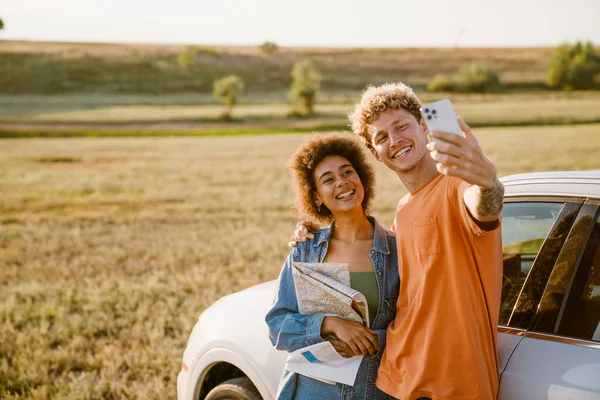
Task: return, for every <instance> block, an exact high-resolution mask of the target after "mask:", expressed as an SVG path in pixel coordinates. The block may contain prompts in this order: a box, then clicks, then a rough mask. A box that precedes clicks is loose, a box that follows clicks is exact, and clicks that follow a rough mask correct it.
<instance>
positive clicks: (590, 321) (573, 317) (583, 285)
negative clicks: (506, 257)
mask: <svg viewBox="0 0 600 400" xmlns="http://www.w3.org/2000/svg"><path fill="white" fill-rule="evenodd" d="M599 205H600V202H598V201H595V200H591V201H590V200H588V201H586V203H585V204H583V206H581V208H580V209H579V210H578V212H577V216H576V217H575V218H574V221H572V222H569V221H568V220H569V219H572V213H569V214H568V215H569V216H571V217H568V218H567V220H566V221H564V226H568V227H569V228H568V235H566V238H565V239H561V240H557V241H556V243H551V242H549V240H553V238H552V237H548V238H547V239H546V241H545V243H544V247H545V246H546V243H548V245H550V246H551V247H556V248H558V252H557V256H556V257H554V259H553V260H552V259H549V260H548V261H549V262H548V263H547V264H548V265H547V266H546V268H549V270H550V273H549V274H547V271H544V268H542V269H538V270H537V271H533V272H532V273H530V274H529V276H528V277H527V281H526V282H525V284H524V285H523V288H522V290H521V293H520V294H519V296H518V299H517V300H516V302H515V307H514V309H513V312H512V315H511V317H510V318H509V321H508V325H509V326H512V327H513V329H514V330H515V334H516V335H518V336H520V337H521V339H520V340H516V342H517V345H516V347H515V348H514V351H513V353H512V355H511V356H510V357H509V360H508V362H507V364H506V365H505V369H504V371H503V373H502V376H501V381H500V392H499V395H498V398H499V399H501V400H504V399H532V400H535V399H560V400H567V399H577V400H588V399H589V400H591V399H595V400H597V399H600V208H599V207H598V206H599ZM565 207H573V206H572V205H571V206H570V205H569V204H568V203H566V204H565ZM557 223H558V224H559V225H560V224H561V222H559V221H557ZM555 225H556V224H555ZM552 250H553V251H550V252H549V253H548V254H542V252H540V254H539V255H538V258H537V259H536V262H537V261H538V259H540V257H551V256H552V255H553V254H552V253H555V252H556V249H555V248H553V249H552ZM540 265H541V264H540Z"/></svg>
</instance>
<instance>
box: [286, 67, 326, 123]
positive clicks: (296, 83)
mask: <svg viewBox="0 0 600 400" xmlns="http://www.w3.org/2000/svg"><path fill="white" fill-rule="evenodd" d="M290 75H291V76H292V86H291V88H290V95H291V96H292V98H294V99H298V100H300V101H301V102H302V108H303V113H304V114H305V115H310V114H312V112H313V106H314V102H315V96H316V95H317V93H318V92H319V89H320V88H321V75H320V74H319V72H318V71H317V70H316V69H314V68H313V66H312V64H311V63H310V61H300V62H297V63H296V64H294V68H292V72H291V73H290Z"/></svg>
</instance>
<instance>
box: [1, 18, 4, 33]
mask: <svg viewBox="0 0 600 400" xmlns="http://www.w3.org/2000/svg"><path fill="white" fill-rule="evenodd" d="M2 29H4V21H2V18H0V31H1V30H2Z"/></svg>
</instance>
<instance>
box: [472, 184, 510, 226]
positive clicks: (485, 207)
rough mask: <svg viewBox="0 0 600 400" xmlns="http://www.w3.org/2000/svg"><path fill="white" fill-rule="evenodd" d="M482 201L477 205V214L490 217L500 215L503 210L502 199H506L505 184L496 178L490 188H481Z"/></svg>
mask: <svg viewBox="0 0 600 400" xmlns="http://www.w3.org/2000/svg"><path fill="white" fill-rule="evenodd" d="M479 192H480V201H479V204H478V205H477V215H479V216H480V217H488V216H491V215H500V212H501V211H502V201H503V200H504V185H503V184H502V182H500V181H499V180H498V178H496V179H495V180H494V184H493V185H492V187H490V188H486V189H482V188H479Z"/></svg>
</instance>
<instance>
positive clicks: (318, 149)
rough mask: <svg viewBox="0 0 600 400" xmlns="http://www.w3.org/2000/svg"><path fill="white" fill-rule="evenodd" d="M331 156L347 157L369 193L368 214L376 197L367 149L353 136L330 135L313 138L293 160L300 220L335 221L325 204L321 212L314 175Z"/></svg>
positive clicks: (366, 207)
mask: <svg viewBox="0 0 600 400" xmlns="http://www.w3.org/2000/svg"><path fill="white" fill-rule="evenodd" d="M329 156H341V157H344V158H345V159H347V160H348V161H349V162H350V164H351V165H352V168H354V170H355V171H356V173H357V175H358V177H359V178H360V181H361V183H362V186H363V189H364V191H365V196H364V198H363V201H362V207H363V211H364V212H365V214H367V212H368V210H369V206H370V204H371V200H372V199H373V196H374V194H375V173H374V172H373V167H371V164H369V161H368V160H367V155H366V153H365V151H364V150H363V147H362V146H361V145H360V143H359V142H358V141H357V140H356V139H354V138H353V137H352V136H351V135H349V134H348V133H329V134H325V135H324V134H317V135H315V136H313V137H312V138H310V139H309V140H307V141H306V142H304V143H303V144H302V145H301V146H300V148H299V149H298V150H297V151H296V152H295V153H294V154H293V155H292V157H291V158H290V162H289V168H290V171H291V173H292V175H293V177H294V181H295V183H296V209H297V211H298V213H299V214H300V217H305V218H308V219H313V220H315V219H316V220H318V221H319V222H322V223H331V222H333V215H332V214H331V211H330V210H329V209H328V208H327V207H326V206H325V205H324V204H323V205H322V206H321V209H320V210H319V209H318V208H317V205H316V204H315V201H314V199H313V192H315V191H316V190H317V187H316V185H315V181H314V178H313V172H314V170H315V168H316V167H317V165H319V163H320V162H321V161H322V160H323V159H324V158H325V157H329Z"/></svg>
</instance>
